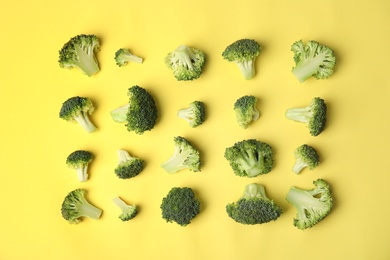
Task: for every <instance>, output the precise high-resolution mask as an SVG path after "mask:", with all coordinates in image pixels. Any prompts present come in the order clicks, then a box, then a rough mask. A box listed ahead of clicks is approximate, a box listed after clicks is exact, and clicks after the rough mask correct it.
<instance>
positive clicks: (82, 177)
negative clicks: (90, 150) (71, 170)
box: [76, 165, 88, 182]
mask: <svg viewBox="0 0 390 260" xmlns="http://www.w3.org/2000/svg"><path fill="white" fill-rule="evenodd" d="M87 170H88V165H87V166H85V167H81V168H78V169H76V172H77V177H78V179H79V181H81V182H84V181H86V180H87V179H88V173H87Z"/></svg>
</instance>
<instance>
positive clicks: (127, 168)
mask: <svg viewBox="0 0 390 260" xmlns="http://www.w3.org/2000/svg"><path fill="white" fill-rule="evenodd" d="M118 159H119V161H118V166H117V167H116V168H115V174H116V176H118V178H120V179H130V178H133V177H135V176H137V175H138V174H139V173H140V172H141V171H142V170H143V169H144V161H143V160H141V159H139V158H136V157H133V156H131V155H130V154H129V153H128V152H127V151H125V150H118Z"/></svg>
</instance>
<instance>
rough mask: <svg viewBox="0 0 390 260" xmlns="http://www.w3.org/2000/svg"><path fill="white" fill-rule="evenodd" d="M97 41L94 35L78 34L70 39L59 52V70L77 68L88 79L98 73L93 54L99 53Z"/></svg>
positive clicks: (97, 65)
mask: <svg viewBox="0 0 390 260" xmlns="http://www.w3.org/2000/svg"><path fill="white" fill-rule="evenodd" d="M99 49H100V43H99V39H98V38H97V37H96V36H95V35H85V34H80V35H77V36H75V37H73V38H71V39H70V40H69V41H68V42H67V43H65V45H64V46H63V47H62V49H61V50H60V52H59V53H60V57H59V60H58V62H59V64H60V67H61V68H68V69H72V68H78V69H80V70H81V71H82V72H83V73H84V74H86V75H88V76H89V77H90V76H92V75H94V74H96V73H97V72H99V64H98V61H97V59H96V56H95V53H96V52H97V51H99Z"/></svg>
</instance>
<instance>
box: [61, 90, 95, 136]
mask: <svg viewBox="0 0 390 260" xmlns="http://www.w3.org/2000/svg"><path fill="white" fill-rule="evenodd" d="M94 110H95V108H94V106H93V103H92V101H91V100H90V99H89V98H86V97H79V96H76V97H71V98H69V99H68V100H66V101H65V102H64V103H63V104H62V107H61V110H60V114H59V116H60V118H62V119H64V120H66V121H68V122H77V123H78V124H79V125H81V126H82V127H83V128H84V130H85V131H87V132H88V133H92V132H94V131H95V130H96V127H95V126H94V125H93V124H92V122H91V121H90V119H89V116H88V114H89V115H91V114H92V112H93V111H94Z"/></svg>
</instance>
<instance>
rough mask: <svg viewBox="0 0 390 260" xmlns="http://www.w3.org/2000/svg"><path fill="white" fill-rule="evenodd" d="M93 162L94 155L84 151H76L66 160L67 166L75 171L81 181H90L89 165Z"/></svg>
mask: <svg viewBox="0 0 390 260" xmlns="http://www.w3.org/2000/svg"><path fill="white" fill-rule="evenodd" d="M92 160H93V154H92V153H91V152H88V151H84V150H76V151H74V152H73V153H71V154H69V156H68V157H67V158H66V164H67V165H68V166H69V167H70V168H72V169H75V170H76V172H77V177H78V179H79V181H81V182H83V181H86V180H87V179H88V165H89V163H90V162H92Z"/></svg>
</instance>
